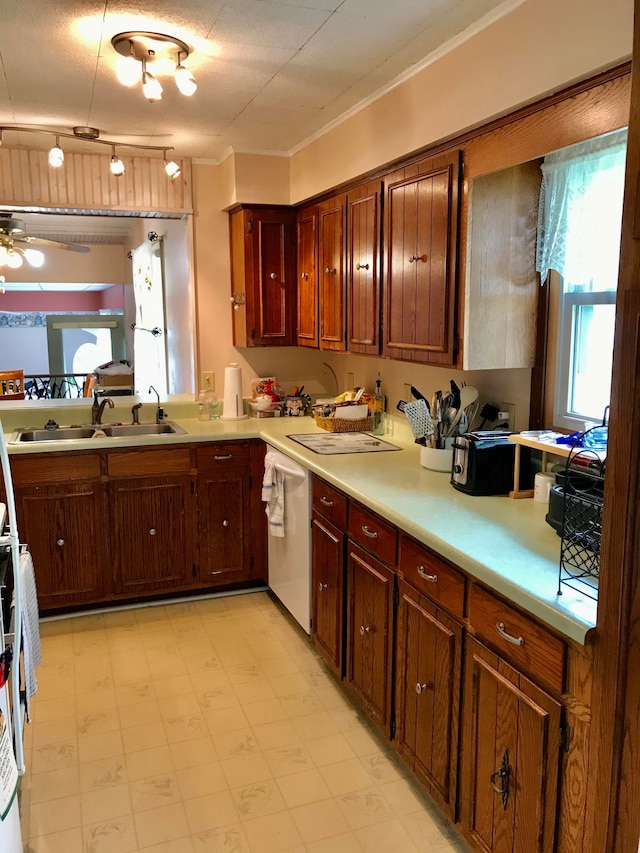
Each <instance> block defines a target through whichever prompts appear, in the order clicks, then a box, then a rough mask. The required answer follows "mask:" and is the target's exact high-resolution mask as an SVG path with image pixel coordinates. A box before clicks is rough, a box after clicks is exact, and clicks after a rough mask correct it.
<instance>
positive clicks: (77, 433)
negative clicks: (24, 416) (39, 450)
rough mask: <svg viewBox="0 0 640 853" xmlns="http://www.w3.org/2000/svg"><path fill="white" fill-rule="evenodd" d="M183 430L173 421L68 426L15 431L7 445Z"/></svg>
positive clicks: (172, 432) (156, 433)
mask: <svg viewBox="0 0 640 853" xmlns="http://www.w3.org/2000/svg"><path fill="white" fill-rule="evenodd" d="M184 434H185V430H183V429H182V427H180V426H178V424H176V423H174V422H173V421H166V422H165V423H162V424H105V425H104V426H100V425H94V426H69V427H58V428H55V429H29V428H24V427H23V428H21V429H17V430H16V431H15V432H14V433H13V435H12V436H11V439H10V441H9V444H21V443H22V442H26V441H29V442H33V443H37V444H42V443H43V442H59V441H78V440H85V439H91V438H93V437H94V435H95V436H96V438H119V437H121V436H136V435H140V436H145V435H184Z"/></svg>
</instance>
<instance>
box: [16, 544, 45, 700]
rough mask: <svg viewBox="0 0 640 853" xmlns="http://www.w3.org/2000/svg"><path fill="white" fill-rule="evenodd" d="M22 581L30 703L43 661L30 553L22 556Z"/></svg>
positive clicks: (23, 645) (26, 685)
mask: <svg viewBox="0 0 640 853" xmlns="http://www.w3.org/2000/svg"><path fill="white" fill-rule="evenodd" d="M20 581H21V583H20V590H21V594H20V597H21V599H22V600H21V602H20V604H21V605H22V651H23V663H24V680H25V690H26V695H27V703H28V700H29V699H31V697H32V696H33V695H34V694H35V692H36V690H37V689H38V682H37V681H36V667H37V666H38V664H39V663H40V661H41V660H42V652H41V649H40V622H39V616H38V595H37V592H36V576H35V572H34V570H33V559H32V558H31V554H30V553H29V552H28V551H23V552H22V553H21V554H20ZM27 707H28V704H27Z"/></svg>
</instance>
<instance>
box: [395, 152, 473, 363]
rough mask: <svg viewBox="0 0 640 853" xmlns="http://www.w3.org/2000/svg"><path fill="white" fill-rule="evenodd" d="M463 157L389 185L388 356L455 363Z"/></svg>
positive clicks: (452, 156) (438, 160)
mask: <svg viewBox="0 0 640 853" xmlns="http://www.w3.org/2000/svg"><path fill="white" fill-rule="evenodd" d="M459 176H460V152H459V151H451V152H447V153H444V154H440V155H438V156H436V157H431V158H429V159H428V160H422V161H420V162H419V163H416V164H414V165H413V166H408V167H406V168H405V169H400V170H399V171H397V172H393V173H391V174H390V175H388V176H387V177H386V178H385V191H386V213H385V225H386V227H385V233H386V253H385V260H386V275H385V289H384V309H383V334H384V337H383V355H385V356H388V357H389V358H397V359H404V360H409V361H420V362H428V363H432V364H453V363H454V361H455V347H454V343H455V340H454V335H455V328H454V326H455V307H456V257H457V241H458V184H459Z"/></svg>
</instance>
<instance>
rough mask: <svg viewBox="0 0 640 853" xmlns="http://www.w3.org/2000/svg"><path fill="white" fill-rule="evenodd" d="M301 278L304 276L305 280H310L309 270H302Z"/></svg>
mask: <svg viewBox="0 0 640 853" xmlns="http://www.w3.org/2000/svg"><path fill="white" fill-rule="evenodd" d="M300 278H303V279H304V280H305V281H308V280H309V273H308V272H301V273H300Z"/></svg>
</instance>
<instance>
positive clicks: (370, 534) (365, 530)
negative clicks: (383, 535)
mask: <svg viewBox="0 0 640 853" xmlns="http://www.w3.org/2000/svg"><path fill="white" fill-rule="evenodd" d="M362 532H363V533H364V535H365V536H368V537H369V539H377V538H378V534H377V533H376V531H375V530H369V528H368V527H367V525H366V524H363V525H362Z"/></svg>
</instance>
